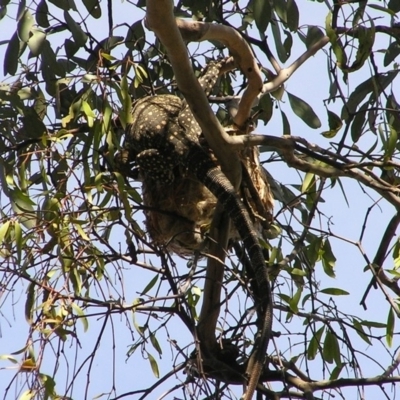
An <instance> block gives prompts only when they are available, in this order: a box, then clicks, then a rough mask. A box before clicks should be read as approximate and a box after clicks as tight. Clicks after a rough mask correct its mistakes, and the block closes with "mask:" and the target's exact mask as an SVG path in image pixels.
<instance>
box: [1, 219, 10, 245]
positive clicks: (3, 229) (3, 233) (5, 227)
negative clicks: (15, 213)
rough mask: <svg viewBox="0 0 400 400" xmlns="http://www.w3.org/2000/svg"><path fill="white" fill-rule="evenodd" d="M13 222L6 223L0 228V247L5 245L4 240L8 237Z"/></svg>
mask: <svg viewBox="0 0 400 400" xmlns="http://www.w3.org/2000/svg"><path fill="white" fill-rule="evenodd" d="M10 224H11V221H7V222H5V223H4V224H3V225H1V227H0V245H1V244H2V243H3V240H4V238H6V237H7V233H8V228H9V227H10Z"/></svg>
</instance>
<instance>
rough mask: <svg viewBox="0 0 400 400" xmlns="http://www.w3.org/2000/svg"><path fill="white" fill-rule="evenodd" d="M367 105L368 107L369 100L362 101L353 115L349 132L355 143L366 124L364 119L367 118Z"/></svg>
mask: <svg viewBox="0 0 400 400" xmlns="http://www.w3.org/2000/svg"><path fill="white" fill-rule="evenodd" d="M368 107H369V102H366V103H364V104H363V105H362V106H361V107H360V109H359V110H358V111H357V114H356V116H355V117H354V119H353V122H352V124H351V129H350V132H351V138H352V140H353V142H354V143H357V142H358V140H359V139H360V137H361V135H362V134H363V131H364V126H365V124H366V119H367V110H368Z"/></svg>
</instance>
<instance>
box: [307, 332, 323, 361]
mask: <svg viewBox="0 0 400 400" xmlns="http://www.w3.org/2000/svg"><path fill="white" fill-rule="evenodd" d="M324 330H325V326H322V327H321V328H319V329H318V331H317V332H316V333H315V334H314V335H313V337H312V338H311V340H310V343H309V344H308V348H307V359H308V360H314V359H315V357H316V355H317V354H318V353H319V350H320V343H321V337H322V334H323V333H324Z"/></svg>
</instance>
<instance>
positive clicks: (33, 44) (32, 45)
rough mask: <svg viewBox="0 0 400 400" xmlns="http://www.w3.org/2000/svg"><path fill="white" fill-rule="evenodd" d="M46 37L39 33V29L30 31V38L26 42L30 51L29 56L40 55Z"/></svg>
mask: <svg viewBox="0 0 400 400" xmlns="http://www.w3.org/2000/svg"><path fill="white" fill-rule="evenodd" d="M46 37H47V35H46V33H45V32H43V31H41V30H40V29H36V28H33V29H32V36H31V38H30V39H29V41H28V47H29V50H30V51H31V56H33V57H38V56H39V55H40V53H41V51H42V48H43V44H44V42H45V40H46Z"/></svg>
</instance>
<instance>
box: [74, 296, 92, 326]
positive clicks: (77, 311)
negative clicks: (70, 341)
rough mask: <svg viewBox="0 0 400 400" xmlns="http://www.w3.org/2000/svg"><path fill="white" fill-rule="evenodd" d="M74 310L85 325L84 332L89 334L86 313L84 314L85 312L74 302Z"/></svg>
mask: <svg viewBox="0 0 400 400" xmlns="http://www.w3.org/2000/svg"><path fill="white" fill-rule="evenodd" d="M71 306H72V308H73V309H74V311H75V312H76V315H77V316H79V318H78V319H79V320H80V321H81V322H82V325H83V331H84V332H87V330H88V328H89V321H88V319H87V317H86V315H85V313H84V312H83V310H82V309H81V308H80V307H79V306H78V304H76V303H74V302H72V303H71Z"/></svg>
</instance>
